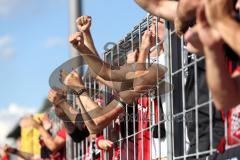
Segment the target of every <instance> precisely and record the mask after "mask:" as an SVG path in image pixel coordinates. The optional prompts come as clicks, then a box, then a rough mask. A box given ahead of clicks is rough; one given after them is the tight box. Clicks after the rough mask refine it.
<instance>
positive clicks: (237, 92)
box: [197, 6, 240, 110]
mask: <svg viewBox="0 0 240 160" xmlns="http://www.w3.org/2000/svg"><path fill="white" fill-rule="evenodd" d="M204 11H205V10H204V7H203V6H202V7H201V8H200V9H199V10H198V14H197V22H198V34H199V38H200V40H201V42H202V43H203V47H204V53H205V56H206V70H207V71H206V72H207V82H208V86H209V89H210V91H211V92H212V95H213V100H214V102H215V105H216V107H217V108H218V109H219V110H229V109H230V108H232V107H235V106H236V105H238V104H239V103H240V100H239V96H240V85H239V82H238V81H239V80H237V79H239V78H231V76H230V73H229V72H228V64H227V61H226V58H225V54H224V48H223V41H222V39H221V36H220V34H219V32H218V31H217V30H216V29H214V28H212V27H210V25H209V23H208V21H207V19H206V16H205V12H204Z"/></svg>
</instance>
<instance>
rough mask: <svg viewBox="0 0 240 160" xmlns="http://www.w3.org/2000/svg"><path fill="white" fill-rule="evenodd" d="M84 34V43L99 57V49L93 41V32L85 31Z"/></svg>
mask: <svg viewBox="0 0 240 160" xmlns="http://www.w3.org/2000/svg"><path fill="white" fill-rule="evenodd" d="M83 36H84V40H85V41H84V44H85V45H86V46H87V47H88V48H89V49H90V50H91V51H92V52H93V53H94V54H95V55H97V56H98V57H99V55H98V52H97V49H96V47H95V45H94V41H93V38H92V34H91V32H90V31H85V32H84V33H83Z"/></svg>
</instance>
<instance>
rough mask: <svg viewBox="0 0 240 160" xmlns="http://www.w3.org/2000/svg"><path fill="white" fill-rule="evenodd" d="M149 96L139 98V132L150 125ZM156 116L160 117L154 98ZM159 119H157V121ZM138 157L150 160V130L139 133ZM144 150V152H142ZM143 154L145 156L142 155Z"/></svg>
mask: <svg viewBox="0 0 240 160" xmlns="http://www.w3.org/2000/svg"><path fill="white" fill-rule="evenodd" d="M149 106H150V103H149V97H142V98H139V99H138V132H139V131H141V130H143V129H146V128H148V127H149V120H150V110H149ZM154 108H155V113H154V114H155V117H156V118H157V117H158V115H157V114H158V104H157V100H154ZM157 121H158V119H156V122H157ZM137 138H138V159H144V160H150V146H151V144H150V143H151V142H150V131H149V130H146V131H144V133H143V136H142V132H141V133H140V134H138V136H137ZM142 151H143V152H144V153H142ZM142 154H143V157H142Z"/></svg>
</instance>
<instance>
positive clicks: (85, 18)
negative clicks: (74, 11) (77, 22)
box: [83, 16, 87, 24]
mask: <svg viewBox="0 0 240 160" xmlns="http://www.w3.org/2000/svg"><path fill="white" fill-rule="evenodd" d="M83 22H84V23H83V24H86V23H87V16H84V17H83Z"/></svg>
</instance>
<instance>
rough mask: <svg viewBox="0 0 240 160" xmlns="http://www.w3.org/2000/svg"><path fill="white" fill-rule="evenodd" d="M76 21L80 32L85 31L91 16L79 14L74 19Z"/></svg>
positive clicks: (88, 28) (87, 29) (89, 23)
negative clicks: (79, 15)
mask: <svg viewBox="0 0 240 160" xmlns="http://www.w3.org/2000/svg"><path fill="white" fill-rule="evenodd" d="M76 23H77V28H78V30H79V31H80V32H87V31H89V30H90V27H91V23H92V18H91V17H90V16H81V17H79V18H78V19H77V20H76Z"/></svg>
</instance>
